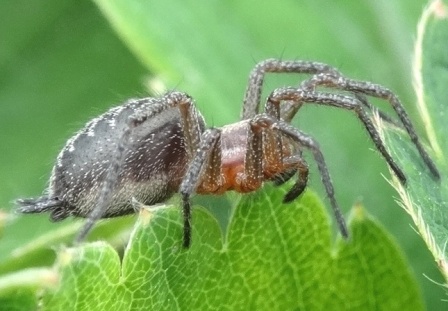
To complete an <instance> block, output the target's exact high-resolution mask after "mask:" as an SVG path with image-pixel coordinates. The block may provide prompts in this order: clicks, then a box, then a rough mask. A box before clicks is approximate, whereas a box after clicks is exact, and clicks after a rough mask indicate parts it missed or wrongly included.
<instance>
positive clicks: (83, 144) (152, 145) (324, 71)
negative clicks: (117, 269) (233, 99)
mask: <svg viewBox="0 0 448 311" xmlns="http://www.w3.org/2000/svg"><path fill="white" fill-rule="evenodd" d="M267 73H296V74H309V75H311V77H310V78H308V79H306V80H304V81H303V82H302V83H301V84H300V85H299V86H298V87H289V86H287V87H281V88H277V89H275V90H274V91H273V92H272V93H270V95H269V96H268V98H267V100H266V102H265V105H264V111H263V112H260V111H259V106H260V102H261V100H260V98H261V91H262V87H263V80H264V77H265V75H266V74H267ZM321 87H325V89H327V90H328V89H331V88H334V89H336V90H337V92H333V93H331V92H329V91H326V92H325V91H322V90H320V89H321ZM316 89H318V90H316ZM368 97H376V98H379V99H383V100H385V101H387V102H389V103H390V105H391V106H392V108H393V109H394V110H395V112H396V114H397V116H398V118H399V120H400V122H401V125H400V126H402V127H403V128H404V129H405V130H406V132H407V133H408V135H409V136H410V138H411V141H412V142H413V144H414V145H415V147H416V148H417V150H418V152H419V154H420V156H421V158H422V159H423V161H424V163H425V164H426V166H427V167H428V169H429V171H430V172H431V174H432V175H433V176H434V178H435V179H439V178H440V175H439V172H438V170H437V168H436V166H435V165H434V163H433V161H432V160H431V158H430V157H429V155H428V154H427V153H426V151H425V149H424V148H423V147H422V144H421V143H420V140H419V138H418V136H417V134H416V132H415V130H414V127H413V125H412V123H411V121H410V119H409V117H408V115H407V113H406V111H405V110H404V108H403V106H402V105H401V103H400V101H399V100H398V98H397V96H396V95H394V94H393V93H392V92H391V91H390V90H388V89H387V88H385V87H383V86H381V85H378V84H374V83H371V82H367V81H358V80H352V79H349V78H346V77H344V76H343V75H342V74H341V73H340V72H339V71H338V70H337V69H335V68H333V67H331V66H329V65H326V64H323V63H319V62H312V61H295V60H294V61H285V60H278V59H268V60H265V61H262V62H260V63H258V64H257V65H256V66H255V67H254V69H253V70H252V71H251V73H250V76H249V82H248V86H247V89H246V92H245V96H244V102H243V107H242V113H241V121H239V122H236V123H232V124H229V125H225V126H223V127H221V128H208V129H207V128H206V125H205V122H204V119H203V117H202V115H201V113H200V112H199V111H198V110H197V109H196V108H195V104H194V101H193V99H192V98H191V97H190V96H189V95H187V94H185V93H182V92H174V91H172V92H169V93H166V94H165V95H164V96H161V97H159V98H152V97H149V98H143V99H132V100H129V101H128V102H126V103H125V104H123V105H121V106H118V107H115V108H112V109H110V110H109V111H108V112H106V113H104V114H103V115H101V116H99V117H97V118H95V119H93V120H91V121H90V122H88V123H87V124H86V126H85V127H84V128H83V129H81V130H80V131H79V132H78V133H77V134H75V135H74V136H73V137H72V138H70V139H69V140H68V141H67V143H66V145H65V147H64V148H63V149H62V150H61V152H60V153H59V156H58V157H57V161H56V164H55V165H54V167H53V171H52V174H51V178H50V185H49V188H48V190H47V193H46V194H45V195H43V196H41V197H39V198H37V199H20V200H18V204H19V208H18V210H19V211H20V212H22V213H41V212H50V213H51V214H50V219H51V220H53V221H60V220H62V219H65V218H67V217H68V216H80V217H86V218H87V221H86V223H85V225H84V227H83V228H82V229H81V231H80V232H79V234H78V236H77V239H76V242H80V241H82V240H83V239H84V238H85V237H86V235H87V234H88V232H89V231H90V229H91V228H92V227H93V226H94V224H95V223H96V221H97V220H99V219H100V218H108V217H115V216H121V215H126V214H130V213H134V212H135V210H134V209H135V207H133V205H132V201H133V200H134V199H135V200H137V201H138V202H141V203H144V204H146V205H152V204H156V203H159V202H163V201H165V200H167V199H168V198H170V197H171V196H172V195H173V194H175V193H180V195H181V198H182V212H183V246H184V247H185V248H188V247H189V246H190V244H191V203H190V198H191V196H192V195H193V194H195V193H197V194H222V193H224V192H226V191H229V190H235V191H237V192H241V193H247V192H251V191H254V190H257V189H259V188H260V187H261V186H262V184H263V182H265V181H272V182H274V183H275V184H277V185H279V184H282V183H284V182H285V181H287V180H289V179H291V178H292V177H294V176H295V175H297V179H296V181H295V182H294V183H293V186H292V187H291V189H290V190H289V192H287V194H286V195H285V197H284V200H283V201H284V202H285V203H286V202H291V201H293V200H294V199H296V198H297V197H299V196H300V194H301V193H302V192H303V191H304V189H305V188H306V186H307V181H308V165H307V163H306V162H305V160H304V158H303V156H302V152H303V151H306V150H308V151H310V152H311V153H312V155H313V157H314V160H315V161H316V163H317V167H318V170H319V172H320V175H321V179H322V183H323V186H324V188H325V191H326V193H327V196H328V199H329V201H330V204H331V207H332V210H333V213H334V216H335V219H336V222H337V224H338V227H339V230H340V232H341V235H342V236H343V237H348V230H347V227H346V224H345V221H344V218H343V215H342V213H341V211H340V209H339V207H338V204H337V202H336V199H335V195H334V189H333V184H332V182H331V179H330V174H329V172H328V169H327V165H326V164H325V160H324V157H323V155H322V153H321V151H320V148H319V145H318V143H317V142H316V141H315V140H314V139H313V138H312V137H311V136H309V135H308V134H306V133H304V132H303V131H301V130H300V129H297V128H295V127H293V126H292V125H291V124H290V122H291V120H292V119H293V117H294V116H295V115H296V113H297V112H298V110H299V109H300V108H301V107H302V106H303V105H304V104H309V103H310V104H317V105H323V106H331V107H336V108H341V109H345V110H350V111H352V112H354V113H355V115H356V116H357V118H358V119H359V120H360V121H361V123H362V124H363V126H364V127H365V129H366V130H367V133H368V134H369V136H370V138H371V139H372V141H373V143H374V144H375V147H376V148H377V149H378V151H379V152H380V154H381V155H382V156H383V158H384V159H385V160H386V162H387V164H388V165H389V167H390V168H391V169H392V171H393V172H394V173H395V174H396V176H397V177H398V179H399V181H400V182H401V183H402V184H403V185H404V184H406V176H405V174H404V173H403V171H402V170H401V168H400V167H399V166H398V165H397V163H396V162H395V160H394V159H393V158H392V156H391V155H390V154H389V152H388V151H387V150H386V148H385V146H384V143H383V141H382V140H381V138H380V135H379V134H378V132H377V130H376V128H375V126H374V125H373V123H372V120H371V117H370V115H369V114H368V113H367V112H368V111H371V110H375V111H377V110H376V108H375V107H373V106H372V105H371V104H370V103H369V102H368V100H367V98H368ZM379 115H380V117H382V118H383V119H385V120H386V121H388V122H394V123H395V124H398V123H397V121H394V120H392V119H391V118H389V117H388V116H387V115H386V114H384V113H382V112H379Z"/></svg>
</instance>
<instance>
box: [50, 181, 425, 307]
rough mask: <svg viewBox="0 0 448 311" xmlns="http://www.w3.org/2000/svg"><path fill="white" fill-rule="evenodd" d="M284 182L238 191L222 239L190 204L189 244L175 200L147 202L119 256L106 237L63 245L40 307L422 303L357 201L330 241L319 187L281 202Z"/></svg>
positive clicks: (384, 238)
mask: <svg viewBox="0 0 448 311" xmlns="http://www.w3.org/2000/svg"><path fill="white" fill-rule="evenodd" d="M286 189H287V187H283V189H278V188H274V187H272V186H266V187H264V188H263V190H261V191H258V192H257V193H255V194H254V195H248V196H245V197H243V198H242V200H241V202H240V203H239V204H238V205H237V207H236V208H235V210H234V214H233V216H232V219H231V222H230V226H229V229H228V234H227V236H226V238H225V239H224V242H223V238H222V234H221V231H220V228H219V225H218V224H217V222H216V220H215V219H214V218H213V217H212V216H211V215H210V214H209V213H208V212H206V211H205V210H204V209H203V208H198V207H196V208H195V209H194V213H193V217H194V218H193V228H194V230H193V245H192V247H191V249H188V250H184V249H182V247H181V236H182V225H181V224H182V221H181V219H180V218H181V216H180V212H179V209H178V208H174V207H172V206H158V207H156V208H152V209H150V208H148V209H144V210H143V211H142V212H141V215H140V218H139V220H138V223H137V224H136V226H135V228H134V231H133V233H132V235H131V239H130V242H129V245H128V246H127V248H126V250H125V253H124V256H123V262H122V264H121V263H120V258H119V256H118V254H117V253H116V252H115V251H114V250H113V248H111V247H110V246H109V245H107V244H105V243H102V242H96V243H91V244H85V245H83V246H81V247H77V248H68V249H64V250H62V251H60V252H59V254H58V263H57V269H58V271H59V273H60V278H61V283H60V285H59V287H58V288H57V290H54V291H53V290H47V291H46V292H45V294H44V297H43V301H42V306H43V310H61V309H68V308H70V309H71V310H84V309H86V308H87V307H88V309H89V310H131V309H132V310H187V309H188V310H210V309H216V308H219V309H220V310H327V309H331V310H411V309H412V310H422V309H423V306H422V301H421V296H420V293H419V290H418V288H417V286H416V283H415V280H414V279H413V277H412V275H411V274H410V271H409V270H408V267H407V264H406V262H405V261H404V259H403V256H402V254H401V253H400V251H398V250H397V247H396V245H395V243H394V242H392V241H391V239H390V237H389V236H388V235H387V234H386V233H385V232H384V230H383V229H382V228H381V227H380V226H379V225H378V224H377V223H376V222H375V221H373V220H372V219H370V217H369V216H367V215H366V214H365V211H364V210H363V208H361V207H356V208H355V209H354V213H353V215H352V220H351V222H350V226H349V227H350V230H351V233H352V235H351V238H350V240H349V241H344V240H341V239H339V238H338V239H337V241H336V242H335V243H332V242H331V240H332V239H331V227H330V224H329V220H328V214H327V212H326V211H325V210H324V208H323V206H322V204H321V203H320V202H319V200H318V199H317V198H316V196H315V195H314V194H312V193H310V192H306V193H305V194H304V195H303V197H302V198H301V199H300V200H298V201H296V202H295V203H292V204H288V205H284V204H282V203H281V202H282V198H283V196H284V194H285V193H286ZM332 244H333V245H332ZM218 306H219V307H218Z"/></svg>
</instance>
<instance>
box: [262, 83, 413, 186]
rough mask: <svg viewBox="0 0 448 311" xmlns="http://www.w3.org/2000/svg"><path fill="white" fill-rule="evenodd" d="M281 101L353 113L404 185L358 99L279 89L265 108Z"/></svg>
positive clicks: (402, 177)
mask: <svg viewBox="0 0 448 311" xmlns="http://www.w3.org/2000/svg"><path fill="white" fill-rule="evenodd" d="M283 100H289V101H291V100H292V101H295V102H297V103H298V105H302V104H304V103H314V104H317V105H325V106H332V107H337V108H342V109H346V110H352V111H354V112H355V113H356V115H357V117H358V118H359V120H360V121H361V122H362V123H363V125H364V127H365V129H366V130H367V132H368V134H369V135H370V138H371V139H372V141H373V142H374V144H375V146H376V148H377V149H378V151H379V152H380V153H381V155H382V156H383V157H384V159H385V160H386V162H387V163H388V164H389V166H390V168H391V169H392V170H393V171H394V173H395V174H396V175H397V177H398V179H399V180H400V182H401V183H402V184H403V185H405V184H406V176H405V174H404V173H403V171H402V170H401V168H400V167H399V166H398V165H397V163H396V162H395V160H394V159H393V158H392V156H391V155H390V153H389V152H388V151H387V149H386V147H385V146H384V144H383V141H382V140H381V137H380V135H379V133H378V131H377V130H376V128H375V126H374V125H373V123H372V120H370V118H369V116H368V115H367V114H366V112H365V111H364V109H363V106H362V103H360V102H359V100H358V99H356V98H355V97H350V96H345V95H340V94H331V93H324V92H314V91H307V90H302V89H296V88H279V89H276V90H274V91H273V92H272V93H271V95H270V96H269V97H268V100H267V102H266V106H270V105H274V106H279V105H280V103H281V102H282V101H283Z"/></svg>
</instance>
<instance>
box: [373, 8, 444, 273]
mask: <svg viewBox="0 0 448 311" xmlns="http://www.w3.org/2000/svg"><path fill="white" fill-rule="evenodd" d="M417 35H418V37H417V41H416V45H415V58H414V79H415V88H416V90H415V91H416V94H417V99H418V108H419V110H420V115H421V118H422V121H423V124H424V125H425V129H426V133H427V135H428V138H429V142H430V146H431V147H432V151H433V152H432V156H433V159H434V161H435V163H436V165H437V167H438V169H439V170H440V174H441V176H442V177H441V180H440V181H437V180H435V179H434V178H432V176H431V174H429V172H428V169H427V168H426V167H425V165H423V163H422V161H421V159H420V157H419V156H418V154H417V152H416V150H415V148H414V146H413V145H412V144H411V143H410V142H409V140H408V139H406V138H404V136H405V135H403V133H402V131H401V130H398V129H396V128H390V127H389V126H388V125H386V124H381V122H379V123H380V126H381V127H382V128H383V130H384V133H383V135H384V136H385V138H386V141H387V144H388V146H389V148H390V149H391V151H392V154H394V155H395V156H396V157H395V158H397V159H399V163H400V165H401V166H402V167H403V168H404V169H405V171H406V173H407V176H408V185H407V187H403V186H402V185H400V184H399V183H398V182H397V181H396V180H394V185H395V187H396V188H397V191H398V192H399V194H400V197H401V200H402V206H403V207H404V209H405V210H406V211H407V212H408V213H409V214H410V215H411V217H412V219H413V221H414V223H415V225H416V227H417V228H418V231H419V232H420V234H421V236H422V237H423V239H424V240H425V242H426V243H427V245H428V248H429V249H430V250H431V252H432V253H433V255H434V257H435V259H436V262H437V263H438V265H439V267H440V269H441V271H442V273H443V274H444V275H445V278H446V279H447V280H448V261H447V260H448V257H447V255H448V253H447V250H446V245H447V241H448V213H447V210H448V205H447V202H448V183H447V181H448V180H447V178H448V170H447V162H446V159H447V156H448V154H447V153H448V140H447V133H448V126H447V125H448V123H447V120H446V116H447V115H448V106H447V99H448V88H447V85H448V70H447V68H448V54H447V51H448V9H447V7H446V6H445V4H444V3H443V2H442V1H434V2H432V4H431V5H430V6H428V8H427V9H426V10H425V11H424V12H423V15H422V17H421V20H420V23H419V26H418V34H417Z"/></svg>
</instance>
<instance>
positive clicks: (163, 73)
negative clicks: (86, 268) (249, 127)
mask: <svg viewBox="0 0 448 311" xmlns="http://www.w3.org/2000/svg"><path fill="white" fill-rule="evenodd" d="M153 2H154V3H155V1H153ZM425 4H426V1H409V0H399V1H398V0H397V1H388V0H375V1H373V0H372V1H364V2H359V3H358V2H355V1H334V2H332V3H329V2H328V1H316V0H304V1H293V0H282V1H276V2H275V3H274V2H272V3H269V4H267V3H266V4H261V3H259V1H253V0H249V1H244V2H243V1H236V0H235V1H197V2H195V1H182V2H181V1H177V2H176V1H165V2H163V3H160V4H159V3H158V4H155V5H154V10H153V11H151V12H147V20H146V22H147V23H146V26H148V27H149V28H151V29H153V31H151V33H149V34H148V37H150V40H149V41H150V42H152V43H153V45H152V46H151V48H152V53H151V54H149V55H139V57H136V56H134V55H133V53H132V52H131V51H130V50H129V49H128V48H127V47H126V45H125V44H124V43H123V42H122V41H121V40H120V39H119V36H117V34H116V33H115V32H114V31H113V29H112V27H111V26H110V25H109V23H108V22H107V20H106V19H105V18H104V16H103V15H102V14H101V12H100V10H99V9H98V8H97V7H96V6H95V4H94V3H93V2H91V1H87V0H79V1H74V0H37V1H33V2H30V1H23V0H22V1H15V2H12V1H2V2H0V20H1V21H2V22H1V25H0V135H1V147H0V148H1V152H0V163H1V169H0V172H1V174H2V175H1V177H2V178H1V179H0V183H1V184H0V206H1V208H2V210H3V209H4V210H5V211H9V210H11V209H12V208H13V204H12V201H13V200H14V199H15V198H18V197H30V196H31V197H32V196H38V195H39V194H41V192H42V191H43V189H44V188H45V187H46V185H47V180H48V177H49V174H50V171H51V167H52V165H53V161H54V160H55V158H56V156H57V154H58V152H59V150H60V148H61V147H62V146H63V145H64V143H65V141H66V140H67V139H68V138H69V137H70V136H71V135H72V134H73V133H74V132H75V131H76V130H78V129H79V128H80V127H81V126H83V125H84V123H85V122H86V121H87V120H89V119H90V118H91V117H93V116H96V115H98V114H99V113H101V112H103V111H105V110H107V109H108V108H109V107H111V106H114V105H117V104H119V103H121V102H123V101H124V100H125V99H127V98H129V97H141V96H147V94H148V88H147V84H148V83H147V82H148V80H149V78H150V77H151V73H152V74H153V75H154V74H155V76H156V77H157V78H159V79H160V80H162V81H164V82H165V83H166V86H167V88H169V89H172V88H176V89H179V90H182V91H186V92H188V93H189V94H190V95H192V96H193V97H194V98H196V100H197V102H198V103H197V105H198V107H199V109H200V110H201V111H202V112H203V114H204V116H205V118H206V120H207V121H208V123H209V124H210V125H215V126H219V125H223V124H226V123H231V122H234V121H236V120H237V119H238V117H239V113H240V107H241V100H242V97H243V92H244V89H245V87H246V81H247V77H248V73H249V71H250V70H251V68H252V67H253V66H254V65H255V63H256V62H257V61H259V60H263V59H266V58H270V57H281V58H284V59H307V60H317V61H321V62H326V63H329V64H331V65H334V66H336V67H338V68H339V69H340V70H341V71H342V72H343V73H345V74H346V75H348V76H351V77H355V78H359V79H364V80H371V81H375V82H378V83H381V84H383V85H386V86H387V87H389V88H391V89H392V90H394V91H395V92H396V93H397V94H398V95H399V96H400V98H401V99H402V101H403V103H404V105H405V107H406V108H407V110H408V111H409V112H410V114H411V117H412V120H414V122H415V124H416V126H417V128H418V130H419V132H420V134H421V135H422V136H424V133H423V129H422V127H421V124H419V117H418V114H417V111H416V108H415V107H414V101H415V99H414V95H413V91H412V82H411V81H412V79H411V57H412V44H413V39H414V37H415V29H416V23H417V21H418V17H419V15H420V13H421V11H422V9H423V7H424V5H425ZM192 26H195V27H193V28H189V27H192ZM192 29H194V31H192ZM132 49H133V50H134V51H137V52H138V51H139V46H138V45H134V46H133V47H132ZM139 59H140V60H141V61H139ZM143 63H145V64H146V67H145V66H144V65H143ZM148 64H149V65H148ZM148 67H149V68H148ZM297 81H298V78H297V77H294V76H293V77H291V76H288V77H281V76H270V77H269V78H268V79H267V83H266V88H265V90H266V92H267V91H268V90H272V89H273V88H275V87H276V86H282V85H288V84H289V85H296V84H297ZM375 103H377V104H378V105H380V106H381V107H382V108H384V109H385V110H388V109H387V104H385V103H381V102H375ZM295 124H297V125H299V126H300V127H301V128H302V129H304V130H305V131H307V132H309V133H311V134H312V135H313V136H314V137H315V138H316V139H317V140H318V141H319V142H320V144H321V146H322V150H323V153H324V155H325V156H326V159H327V161H328V164H329V169H330V173H331V175H332V178H333V181H334V183H335V188H336V196H337V199H338V201H339V203H340V205H341V207H342V208H343V209H344V211H345V213H346V214H347V213H348V211H349V210H350V208H351V206H352V205H353V204H354V203H356V202H362V203H363V204H364V205H365V206H366V208H367V209H368V210H369V211H370V213H372V214H373V215H375V216H376V217H377V218H378V219H379V220H380V221H381V222H382V223H383V224H384V225H385V226H386V227H387V228H388V229H389V230H390V232H391V233H392V235H393V236H394V237H395V239H397V240H398V242H399V244H400V245H401V247H402V248H403V250H404V252H405V253H406V255H407V257H408V259H409V261H410V264H411V268H412V269H413V270H414V271H415V274H416V277H417V278H418V281H419V283H420V285H421V287H422V289H423V292H424V295H425V299H426V304H427V307H428V309H429V310H443V309H444V308H445V307H446V303H445V302H442V299H444V298H445V293H444V291H443V290H442V287H441V286H439V285H436V284H435V283H434V282H433V281H435V282H443V280H442V278H441V276H440V274H439V272H438V271H437V269H436V264H435V262H434V260H433V258H432V257H431V255H430V254H429V251H428V250H427V248H426V246H425V245H424V244H423V242H422V241H421V239H420V238H419V236H418V234H417V233H416V232H415V231H414V229H413V227H412V224H411V219H410V218H409V217H408V215H406V213H405V212H404V211H403V210H402V209H401V208H400V207H398V205H397V204H396V203H395V199H397V197H398V195H397V194H396V193H394V191H393V189H392V188H391V186H390V185H389V184H388V182H387V181H386V180H385V178H384V177H383V176H386V177H387V176H389V173H388V171H387V167H386V165H385V163H384V161H383V160H382V159H381V158H380V157H379V155H378V153H377V152H374V151H372V150H373V148H374V147H373V145H372V143H371V142H370V141H369V138H368V136H367V135H366V133H365V131H364V129H363V128H362V126H361V124H360V123H359V122H358V121H357V120H356V118H355V117H354V116H353V115H351V114H350V113H349V112H345V111H338V110H334V109H329V108H321V107H305V108H303V111H302V110H301V113H300V115H299V116H298V117H297V119H296V120H295ZM309 162H310V163H312V161H309ZM382 175H383V176H382ZM310 186H311V187H312V188H313V189H315V190H317V191H319V192H321V193H323V191H322V187H321V184H320V180H319V176H318V173H317V171H316V170H315V168H313V169H312V180H311V183H310ZM322 197H324V196H322ZM201 203H202V204H204V205H207V202H206V201H205V202H204V200H202V201H201ZM325 203H326V205H327V206H328V203H327V202H325ZM210 204H211V203H210ZM67 223H70V221H66V222H63V223H62V224H52V223H50V222H49V221H48V216H47V215H40V216H26V217H21V216H18V215H17V216H16V217H14V219H12V220H11V221H10V222H8V223H7V225H6V226H5V227H4V228H3V229H2V228H0V230H2V232H0V234H2V239H1V240H0V263H1V260H3V259H5V258H7V256H8V254H9V253H10V252H11V250H12V249H14V248H15V247H16V246H19V245H21V244H23V243H25V242H27V241H30V240H31V239H32V238H34V237H37V236H39V235H40V234H41V233H43V232H46V231H48V230H52V229H55V228H56V227H59V226H64V225H66V224H67ZM0 226H1V225H0ZM432 280H433V281H432Z"/></svg>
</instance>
